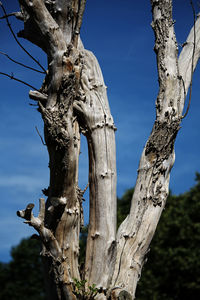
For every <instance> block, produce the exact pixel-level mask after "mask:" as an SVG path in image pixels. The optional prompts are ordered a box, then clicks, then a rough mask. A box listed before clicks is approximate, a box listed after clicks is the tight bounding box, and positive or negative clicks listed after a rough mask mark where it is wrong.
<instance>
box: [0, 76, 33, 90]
mask: <svg viewBox="0 0 200 300" xmlns="http://www.w3.org/2000/svg"><path fill="white" fill-rule="evenodd" d="M0 74H1V75H4V76H7V77H9V78H10V79H13V80H15V81H18V82H21V83H23V84H24V85H26V86H29V87H30V88H32V89H34V90H37V91H38V89H36V88H35V87H34V86H32V85H31V84H29V83H27V82H25V81H23V80H21V79H18V78H16V77H14V76H13V75H9V74H7V73H4V72H0Z"/></svg>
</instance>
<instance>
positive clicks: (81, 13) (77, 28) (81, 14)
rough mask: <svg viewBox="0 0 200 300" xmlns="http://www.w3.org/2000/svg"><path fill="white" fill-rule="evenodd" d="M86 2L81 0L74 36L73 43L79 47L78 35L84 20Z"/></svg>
mask: <svg viewBox="0 0 200 300" xmlns="http://www.w3.org/2000/svg"><path fill="white" fill-rule="evenodd" d="M85 4H86V0H81V1H80V4H79V11H78V18H77V22H76V26H75V29H74V32H73V37H72V43H73V44H74V46H75V47H77V45H78V37H79V34H80V29H81V24H82V20H83V13H84V10H85Z"/></svg>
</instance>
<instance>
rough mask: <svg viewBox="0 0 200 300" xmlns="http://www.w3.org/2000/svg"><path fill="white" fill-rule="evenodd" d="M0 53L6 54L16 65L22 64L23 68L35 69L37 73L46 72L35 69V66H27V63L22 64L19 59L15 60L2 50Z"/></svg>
mask: <svg viewBox="0 0 200 300" xmlns="http://www.w3.org/2000/svg"><path fill="white" fill-rule="evenodd" d="M0 54H2V55H4V56H6V57H7V58H8V59H9V60H11V61H12V62H14V63H16V64H17V65H20V66H22V67H24V68H27V69H30V70H32V71H35V72H38V73H42V74H46V73H45V72H43V71H40V70H37V69H35V68H32V67H29V66H27V65H25V64H23V63H21V62H19V61H16V60H15V59H13V58H12V57H10V56H9V55H8V54H6V53H4V52H2V51H0Z"/></svg>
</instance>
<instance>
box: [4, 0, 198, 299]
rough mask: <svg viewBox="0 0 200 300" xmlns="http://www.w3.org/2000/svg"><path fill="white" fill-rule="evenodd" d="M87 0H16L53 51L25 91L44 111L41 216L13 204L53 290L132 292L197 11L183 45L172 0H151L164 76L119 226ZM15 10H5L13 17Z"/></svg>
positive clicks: (160, 194) (33, 32) (158, 203)
mask: <svg viewBox="0 0 200 300" xmlns="http://www.w3.org/2000/svg"><path fill="white" fill-rule="evenodd" d="M85 2H86V0H66V1H63V0H55V1H53V0H19V3H20V7H21V12H19V13H13V14H14V15H15V16H16V17H18V18H20V19H21V20H23V22H24V30H22V31H20V33H19V34H18V36H20V37H22V38H25V39H27V40H29V41H30V42H32V43H33V44H35V45H37V46H39V47H40V48H41V49H42V50H43V51H44V52H45V53H46V55H47V59H48V69H47V71H46V70H44V69H43V70H42V71H43V72H45V73H46V76H45V79H44V82H43V84H42V87H41V88H40V90H31V91H30V93H29V96H30V98H31V99H34V100H36V101H37V103H38V111H39V112H40V113H41V116H42V118H43V121H44V136H45V143H46V146H47V148H48V153H49V168H50V183H49V188H48V189H47V190H45V191H44V193H45V194H46V195H47V196H48V198H47V200H46V202H45V200H44V199H40V212H39V215H38V216H37V217H35V216H34V215H33V213H32V210H33V207H34V205H33V204H28V205H27V207H26V209H24V210H20V211H18V212H17V213H18V216H20V217H22V218H24V219H25V220H26V221H25V222H26V223H27V224H29V225H30V226H33V227H34V228H35V229H36V231H37V232H38V234H39V237H40V239H41V241H42V244H43V251H42V256H43V258H44V264H45V268H46V277H47V281H48V283H49V286H48V298H49V299H54V300H55V299H62V300H63V299H94V297H95V299H134V295H135V290H136V286H137V282H138V280H139V278H140V274H141V270H142V266H143V263H144V260H145V257H146V254H147V252H148V249H149V245H150V242H151V239H152V237H153V235H154V232H155V230H156V226H157V223H158V221H159V218H160V215H161V213H162V210H163V208H164V207H165V202H166V198H167V195H168V189H169V177H170V170H171V168H172V166H173V164H174V142H175V139H176V135H177V133H178V131H179V128H180V124H181V121H182V119H183V109H184V106H185V100H186V95H187V92H188V90H189V87H190V86H191V82H192V74H193V72H194V69H195V67H196V65H197V62H198V59H199V56H200V18H199V17H197V18H196V20H195V23H194V26H193V28H192V29H191V31H190V34H189V36H188V38H187V41H186V43H185V44H184V47H183V49H182V51H181V53H180V55H178V46H177V41H176V36H175V32H174V22H173V18H172V0H151V5H152V15H153V21H152V28H153V30H154V33H155V53H156V56H157V69H158V79H159V92H158V96H157V100H156V120H155V123H154V126H153V129H152V132H151V135H150V137H149V139H148V141H147V143H146V145H145V147H144V150H143V153H142V155H141V160H140V164H139V169H138V177H137V182H136V186H135V190H134V194H133V197H132V204H131V209H130V213H129V215H128V216H127V218H126V219H125V221H124V222H123V223H122V224H121V226H120V228H119V229H118V232H117V233H116V161H115V160H116V159H115V133H114V132H115V125H114V122H113V118H112V115H111V113H110V109H109V104H108V99H107V93H106V86H105V84H104V80H103V76H102V73H101V70H100V67H99V64H98V62H97V59H96V58H95V56H94V55H93V54H92V52H90V51H88V50H86V49H85V48H84V46H83V44H82V42H81V39H80V28H81V23H82V17H83V12H84V7H85ZM13 14H10V15H13ZM10 15H6V12H5V17H6V18H7V19H8V17H9V16H10ZM39 67H41V66H40V65H39ZM4 75H5V74H4ZM190 99H191V94H190ZM187 112H188V109H186V114H187ZM80 134H83V135H85V136H86V138H87V142H88V149H89V189H90V219H89V231H88V239H87V250H86V261H85V269H84V274H82V277H81V276H80V270H79V265H78V256H79V233H80V228H81V226H82V220H83V216H82V196H83V193H84V191H82V190H81V189H80V188H79V186H78V160H79V151H80ZM82 279H85V281H84V283H85V287H84V292H82V293H78V292H77V287H76V285H75V283H76V282H81V280H82ZM94 285H95V287H96V288H94Z"/></svg>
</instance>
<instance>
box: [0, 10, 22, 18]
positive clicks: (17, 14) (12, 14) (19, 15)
mask: <svg viewBox="0 0 200 300" xmlns="http://www.w3.org/2000/svg"><path fill="white" fill-rule="evenodd" d="M13 16H14V17H16V18H17V19H19V20H24V18H23V15H22V13H21V12H18V11H17V12H13V13H10V14H7V15H4V16H3V17H0V20H2V19H5V18H8V17H13Z"/></svg>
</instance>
